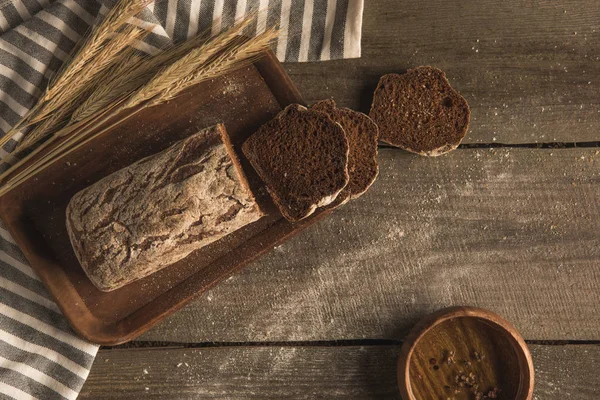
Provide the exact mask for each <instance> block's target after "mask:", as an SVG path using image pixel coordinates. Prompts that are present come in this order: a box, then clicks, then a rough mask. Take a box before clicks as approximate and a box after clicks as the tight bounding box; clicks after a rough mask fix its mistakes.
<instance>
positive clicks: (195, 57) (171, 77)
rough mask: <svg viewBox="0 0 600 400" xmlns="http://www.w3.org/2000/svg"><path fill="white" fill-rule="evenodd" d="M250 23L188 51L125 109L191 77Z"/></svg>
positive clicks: (140, 91)
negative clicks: (183, 78)
mask: <svg viewBox="0 0 600 400" xmlns="http://www.w3.org/2000/svg"><path fill="white" fill-rule="evenodd" d="M251 22H252V18H247V19H245V20H243V21H242V22H240V23H239V24H237V25H235V26H234V27H233V28H231V29H229V30H228V31H227V32H225V33H223V34H221V35H218V36H217V37H215V38H214V39H212V40H209V41H208V42H206V43H205V44H203V45H202V46H200V47H198V48H195V49H191V50H189V52H188V53H187V54H186V55H184V56H182V57H180V58H179V59H178V60H177V61H175V62H173V63H172V64H171V65H169V66H167V67H166V68H164V69H163V70H162V71H160V72H159V73H157V74H156V76H155V77H154V78H152V80H150V81H149V82H148V84H147V85H146V86H144V87H143V88H141V89H140V90H139V91H138V92H137V93H136V94H135V95H133V96H132V97H131V99H130V100H129V101H128V102H127V103H125V107H135V106H136V105H138V104H141V103H143V102H145V101H148V100H150V99H152V98H154V97H155V96H158V95H159V94H160V93H162V92H164V91H165V90H169V89H171V88H172V87H174V86H176V85H177V84H178V81H180V80H181V79H182V77H186V76H189V75H192V74H193V73H194V72H195V71H196V70H197V69H198V68H199V67H200V66H202V65H203V64H204V63H206V62H207V61H208V60H210V59H211V58H213V57H214V56H215V55H216V54H218V53H219V52H220V51H222V50H223V48H224V47H226V46H227V45H228V44H230V43H232V41H233V40H234V39H236V38H237V37H238V36H239V35H240V34H241V33H242V32H243V31H244V29H246V27H247V26H248V25H249V24H250V23H251Z"/></svg>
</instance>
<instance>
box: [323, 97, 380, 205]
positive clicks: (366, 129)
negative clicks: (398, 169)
mask: <svg viewBox="0 0 600 400" xmlns="http://www.w3.org/2000/svg"><path fill="white" fill-rule="evenodd" d="M311 109H312V110H315V111H319V112H322V113H325V114H327V115H328V116H329V118H331V119H332V120H334V121H335V122H337V123H338V124H340V125H341V126H342V128H344V131H345V132H346V138H347V139H348V145H349V146H350V153H349V156H348V174H349V175H350V181H349V182H348V186H346V187H345V188H344V190H342V192H341V193H340V194H339V195H338V196H337V198H336V199H335V201H334V202H333V203H331V204H330V205H329V206H328V207H335V206H339V205H342V204H345V203H347V202H348V201H349V200H351V199H356V198H358V197H360V196H361V195H362V194H363V193H365V192H366V191H367V189H369V187H370V186H371V185H372V184H373V182H375V178H377V174H378V173H379V166H378V165H377V139H378V137H379V129H378V128H377V125H376V124H375V122H373V120H372V119H371V118H369V117H368V116H366V115H365V114H363V113H360V112H357V111H353V110H350V109H348V108H337V107H336V104H335V101H334V100H333V99H329V100H323V101H319V102H318V103H315V104H314V105H313V106H312V107H311Z"/></svg>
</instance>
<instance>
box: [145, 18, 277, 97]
mask: <svg viewBox="0 0 600 400" xmlns="http://www.w3.org/2000/svg"><path fill="white" fill-rule="evenodd" d="M277 35H278V31H277V30H275V29H269V30H267V31H265V32H263V33H261V34H260V35H258V36H256V37H255V38H253V39H251V40H245V41H242V42H241V43H239V44H234V45H233V46H231V47H230V48H228V49H226V50H225V51H223V52H222V53H221V54H219V55H218V56H217V57H216V58H215V59H214V60H212V61H211V62H210V63H207V64H205V65H203V66H202V67H201V68H198V69H197V70H196V71H194V72H193V73H192V74H189V75H185V76H184V75H181V76H182V77H181V78H180V79H179V80H178V81H177V82H176V83H175V84H174V85H173V86H170V87H165V88H164V90H163V91H162V92H161V93H160V94H159V95H158V96H157V97H155V98H154V99H153V100H152V101H151V102H150V103H149V104H148V105H149V106H154V105H157V104H159V103H163V102H166V101H169V100H172V99H173V98H175V97H176V96H177V95H178V94H180V93H181V92H183V91H184V90H186V89H188V88H189V87H191V86H194V85H197V84H199V83H202V82H205V81H207V80H209V79H213V78H215V77H218V76H222V75H223V74H225V73H227V72H230V71H233V70H236V69H239V68H242V67H244V66H247V65H249V64H251V63H253V62H254V61H256V58H257V57H259V56H260V55H262V54H264V52H265V50H266V49H267V48H269V46H270V45H271V44H272V43H273V41H274V40H275V39H276V38H277Z"/></svg>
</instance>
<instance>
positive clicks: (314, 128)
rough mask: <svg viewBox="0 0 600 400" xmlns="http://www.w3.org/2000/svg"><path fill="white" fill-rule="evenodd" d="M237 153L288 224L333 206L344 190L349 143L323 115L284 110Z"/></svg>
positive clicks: (299, 108) (298, 109) (291, 108)
mask: <svg viewBox="0 0 600 400" xmlns="http://www.w3.org/2000/svg"><path fill="white" fill-rule="evenodd" d="M242 151H243V152H244V155H245V156H246V157H247V158H248V160H249V161H250V163H251V164H252V166H253V167H254V169H255V170H256V171H257V172H258V174H259V175H260V177H261V178H262V180H263V181H264V182H265V184H266V186H267V190H268V191H269V193H270V194H271V197H272V198H273V201H274V202H275V204H276V205H277V206H278V207H279V209H280V211H281V213H282V214H283V216H284V217H285V218H286V219H288V220H290V221H298V220H301V219H303V218H306V217H308V216H309V215H310V214H312V213H313V212H314V211H315V210H316V209H317V207H323V206H326V205H328V204H330V203H331V202H333V201H334V200H335V198H336V197H337V195H338V194H339V193H340V192H341V191H342V189H344V187H346V185H347V184H348V179H349V178H348V152H349V148H348V141H347V139H346V134H345V133H344V130H343V129H342V127H341V126H340V125H339V124H337V123H335V122H333V121H332V120H331V119H330V118H329V117H327V115H325V114H323V113H320V112H317V111H311V110H307V109H306V108H305V107H302V106H300V105H297V104H292V105H290V106H288V107H286V109H285V110H283V111H282V112H281V113H279V115H277V117H275V118H274V119H273V120H271V121H269V122H267V123H266V124H265V125H263V126H262V127H261V128H260V129H259V130H258V131H257V132H256V133H254V134H253V135H252V136H250V138H248V140H247V141H246V142H245V143H244V144H243V145H242Z"/></svg>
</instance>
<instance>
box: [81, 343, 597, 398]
mask: <svg viewBox="0 0 600 400" xmlns="http://www.w3.org/2000/svg"><path fill="white" fill-rule="evenodd" d="M531 351H532V354H533V359H534V364H535V366H536V388H535V395H534V399H539V400H563V399H567V398H568V399H573V400H589V399H592V398H595V395H596V394H597V393H598V392H599V391H600V384H599V382H598V380H597V379H596V375H597V371H598V368H600V346H593V345H577V346H574V345H570V346H540V345H533V346H531ZM398 352H399V346H365V347H219V348H204V349H128V350H101V351H100V353H99V354H98V357H97V359H96V362H95V364H94V367H93V369H92V372H91V374H90V376H89V379H88V380H87V382H86V384H85V386H84V387H83V391H82V392H81V395H80V396H79V398H80V399H94V400H102V399H107V400H108V399H119V400H121V399H139V398H144V399H168V398H173V399H182V400H183V399H228V400H233V399H277V400H279V399H399V398H400V397H399V395H398V389H397V384H396V358H397V356H398ZM178 365H179V366H178Z"/></svg>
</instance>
